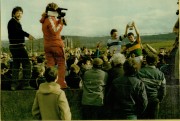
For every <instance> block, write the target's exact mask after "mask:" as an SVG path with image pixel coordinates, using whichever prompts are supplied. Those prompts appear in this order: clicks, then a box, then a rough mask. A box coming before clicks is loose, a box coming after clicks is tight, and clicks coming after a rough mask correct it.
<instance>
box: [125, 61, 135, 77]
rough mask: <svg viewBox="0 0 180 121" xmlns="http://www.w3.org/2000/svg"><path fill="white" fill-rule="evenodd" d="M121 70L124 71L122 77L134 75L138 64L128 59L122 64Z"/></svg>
mask: <svg viewBox="0 0 180 121" xmlns="http://www.w3.org/2000/svg"><path fill="white" fill-rule="evenodd" d="M123 69H124V75H126V76H131V75H135V74H136V73H137V71H138V64H137V62H136V61H135V60H134V59H132V58H129V59H127V60H126V61H125V62H124V64H123Z"/></svg>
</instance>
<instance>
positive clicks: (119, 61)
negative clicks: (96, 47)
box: [110, 53, 126, 66]
mask: <svg viewBox="0 0 180 121" xmlns="http://www.w3.org/2000/svg"><path fill="white" fill-rule="evenodd" d="M125 60H126V57H125V56H124V55H123V54H121V53H117V54H114V55H113V56H112V57H111V59H110V62H111V63H112V65H113V66H117V65H123V64H124V62H125Z"/></svg>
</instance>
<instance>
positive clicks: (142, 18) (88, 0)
mask: <svg viewBox="0 0 180 121" xmlns="http://www.w3.org/2000/svg"><path fill="white" fill-rule="evenodd" d="M50 2H55V3H57V4H58V5H59V6H60V7H63V8H68V11H64V12H66V16H65V18H66V20H67V24H68V25H67V26H65V27H64V29H63V31H62V34H63V35H78V36H109V32H110V30H111V29H112V28H116V29H118V31H119V34H123V33H124V30H125V26H126V24H127V23H128V22H130V21H132V20H133V21H135V23H136V25H137V27H138V29H139V31H140V34H141V35H144V34H159V33H170V32H172V28H173V26H174V24H175V22H176V20H177V18H178V16H177V15H176V11H177V9H178V4H177V0H1V39H2V40H4V39H8V37H7V36H8V34H7V23H8V21H9V20H10V19H11V12H12V9H13V8H14V7H15V6H21V7H22V8H23V11H24V12H23V17H22V19H21V23H22V27H23V30H25V31H26V32H28V33H30V34H32V35H33V36H35V37H36V38H42V37H43V35H42V31H41V24H40V22H39V20H40V18H41V14H42V13H43V12H44V11H45V7H46V5H47V4H48V3H50Z"/></svg>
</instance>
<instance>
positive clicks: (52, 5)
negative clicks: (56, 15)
mask: <svg viewBox="0 0 180 121" xmlns="http://www.w3.org/2000/svg"><path fill="white" fill-rule="evenodd" d="M57 8H58V5H57V4H56V3H53V2H52V3H49V4H48V5H47V6H46V13H48V11H56V9H57Z"/></svg>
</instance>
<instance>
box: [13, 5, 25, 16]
mask: <svg viewBox="0 0 180 121" xmlns="http://www.w3.org/2000/svg"><path fill="white" fill-rule="evenodd" d="M17 11H21V12H22V13H23V9H22V8H21V7H20V6H16V7H15V8H13V10H12V15H11V16H12V17H13V16H14V14H15V13H16V12H17Z"/></svg>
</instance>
